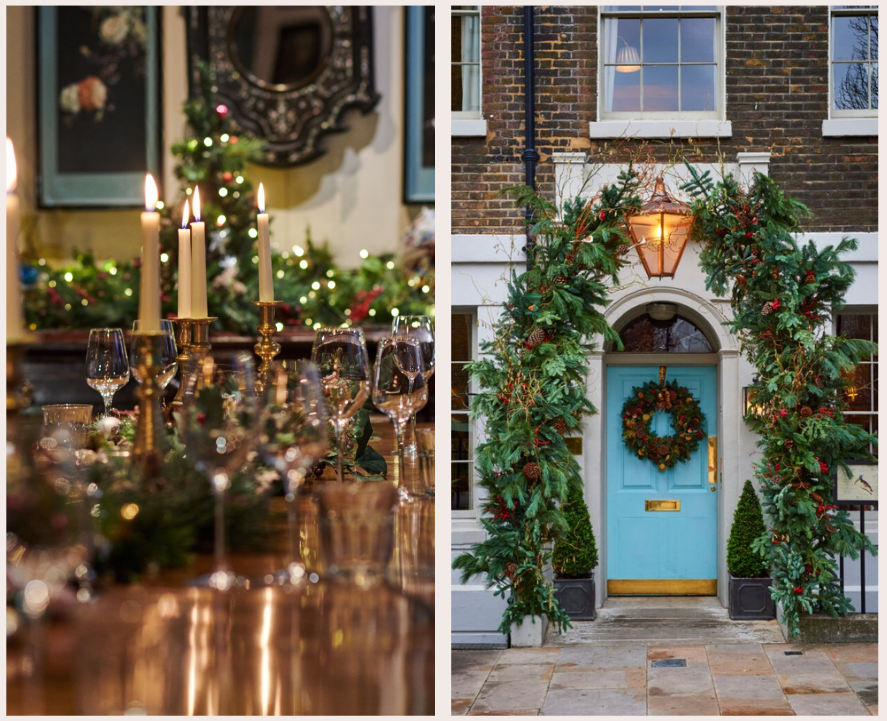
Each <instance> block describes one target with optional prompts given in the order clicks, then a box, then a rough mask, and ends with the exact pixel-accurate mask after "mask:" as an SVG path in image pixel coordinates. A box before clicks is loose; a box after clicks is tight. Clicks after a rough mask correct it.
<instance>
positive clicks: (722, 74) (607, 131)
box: [588, 6, 733, 138]
mask: <svg viewBox="0 0 887 721" xmlns="http://www.w3.org/2000/svg"><path fill="white" fill-rule="evenodd" d="M623 17H627V18H634V17H636V18H641V19H644V18H660V17H663V18H671V17H677V18H690V17H704V18H710V17H713V18H715V64H716V68H717V69H716V72H715V96H716V98H717V107H716V108H715V110H713V111H699V112H697V111H683V112H680V111H656V112H642V111H637V112H634V111H632V112H616V113H614V112H609V113H608V112H606V111H605V110H604V102H605V99H606V93H605V78H604V73H605V72H606V70H605V68H604V57H605V48H604V45H605V42H604V24H605V20H606V19H607V18H623ZM726 19H727V15H726V8H725V7H723V6H720V7H718V8H717V9H716V10H695V9H693V7H692V6H686V7H683V8H682V9H681V10H674V11H672V10H669V11H655V12H654V11H649V10H643V9H641V6H639V9H638V10H634V11H629V10H619V11H617V10H613V11H609V10H604V9H603V7H601V8H599V9H598V44H597V45H598V64H597V68H598V71H597V80H598V94H597V96H598V99H597V116H598V120H597V121H596V122H591V123H589V129H588V131H589V136H590V137H591V138H729V137H731V136H732V135H733V127H732V123H730V121H728V120H727V119H726V117H727V116H726V112H727V110H726V108H727V91H726V48H727V35H726V24H727V23H726ZM679 77H680V76H679Z"/></svg>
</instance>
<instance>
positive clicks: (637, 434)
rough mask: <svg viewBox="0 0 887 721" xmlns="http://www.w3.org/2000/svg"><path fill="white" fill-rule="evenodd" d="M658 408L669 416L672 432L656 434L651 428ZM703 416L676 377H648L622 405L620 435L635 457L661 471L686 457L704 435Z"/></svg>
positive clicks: (691, 396)
mask: <svg viewBox="0 0 887 721" xmlns="http://www.w3.org/2000/svg"><path fill="white" fill-rule="evenodd" d="M657 411H664V412H666V413H668V414H669V415H670V416H671V425H672V428H673V429H674V435H671V436H664V437H661V436H657V435H656V434H655V433H654V432H653V431H652V430H651V428H650V425H651V423H652V421H653V416H654V415H655V414H656V412H657ZM704 426H705V416H704V415H703V413H702V409H701V408H700V407H699V403H698V402H697V401H696V399H695V398H693V395H692V394H691V393H690V391H689V390H687V389H686V388H684V387H683V386H679V385H678V384H677V381H671V382H669V383H665V384H663V385H659V384H658V383H657V382H656V381H649V382H648V383H645V384H644V385H642V386H637V387H635V388H632V390H631V396H630V397H629V398H628V400H626V401H625V405H624V406H623V407H622V438H623V440H624V441H625V445H626V446H628V448H630V449H631V450H632V451H633V452H634V453H635V455H637V457H638V458H640V459H642V460H644V459H646V460H649V461H652V462H653V463H654V464H655V465H656V467H657V468H659V470H660V471H664V470H665V469H666V468H671V467H672V466H674V465H675V464H676V463H679V462H684V461H688V460H689V459H690V454H692V453H693V451H695V450H696V449H697V448H698V447H699V441H700V440H701V439H702V437H703V435H704V431H703V429H704Z"/></svg>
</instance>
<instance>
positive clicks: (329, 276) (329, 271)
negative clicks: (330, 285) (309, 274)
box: [326, 268, 335, 278]
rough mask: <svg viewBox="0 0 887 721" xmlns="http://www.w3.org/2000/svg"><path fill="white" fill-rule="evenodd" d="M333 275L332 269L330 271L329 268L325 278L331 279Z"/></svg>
mask: <svg viewBox="0 0 887 721" xmlns="http://www.w3.org/2000/svg"><path fill="white" fill-rule="evenodd" d="M334 275H335V273H334V272H333V269H332V268H330V269H329V270H328V271H327V272H326V277H327V278H332V277H333V276H334Z"/></svg>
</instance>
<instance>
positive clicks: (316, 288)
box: [311, 280, 320, 290]
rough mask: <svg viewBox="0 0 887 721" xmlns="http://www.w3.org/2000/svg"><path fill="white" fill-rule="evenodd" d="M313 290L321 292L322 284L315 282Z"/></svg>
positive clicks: (312, 285)
mask: <svg viewBox="0 0 887 721" xmlns="http://www.w3.org/2000/svg"><path fill="white" fill-rule="evenodd" d="M311 288H312V290H320V283H318V282H317V281H316V280H315V281H314V282H313V283H312V284H311Z"/></svg>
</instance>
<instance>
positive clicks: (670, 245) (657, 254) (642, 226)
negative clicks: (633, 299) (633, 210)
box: [628, 177, 693, 278]
mask: <svg viewBox="0 0 887 721" xmlns="http://www.w3.org/2000/svg"><path fill="white" fill-rule="evenodd" d="M692 227H693V217H692V216H691V215H690V208H689V206H687V205H686V204H685V203H681V202H680V201H677V200H675V199H674V198H672V197H671V196H670V195H669V194H668V193H667V192H666V190H665V183H664V182H663V180H662V178H661V177H659V178H657V179H656V187H655V188H654V190H653V197H652V198H650V200H649V201H647V202H646V203H644V205H643V206H642V207H641V211H640V212H639V213H638V214H637V215H633V216H631V217H630V218H628V231H629V232H630V233H631V240H632V243H633V244H634V247H635V249H636V250H637V252H638V256H640V259H641V262H642V263H643V264H644V270H646V271H647V277H649V278H674V274H675V271H676V270H677V267H678V263H680V262H681V255H683V253H684V247H685V246H686V245H687V239H688V238H689V237H690V229H691V228H692Z"/></svg>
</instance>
